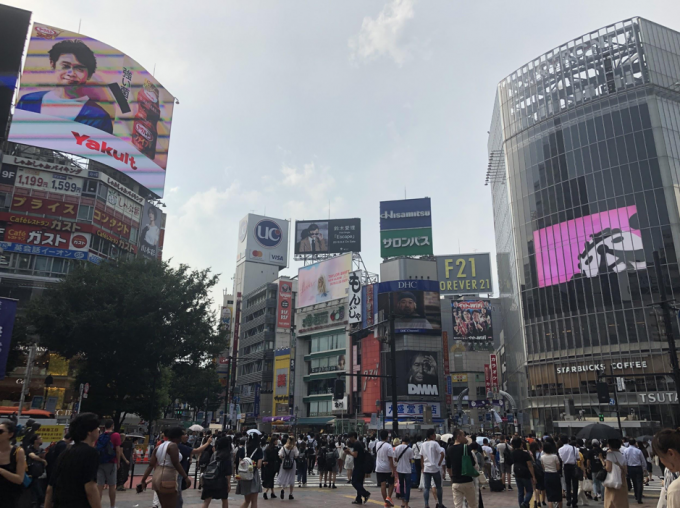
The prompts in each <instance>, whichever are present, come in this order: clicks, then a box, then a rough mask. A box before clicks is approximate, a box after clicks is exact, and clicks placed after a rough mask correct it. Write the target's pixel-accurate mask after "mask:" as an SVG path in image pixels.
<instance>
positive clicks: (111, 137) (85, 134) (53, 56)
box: [9, 23, 175, 196]
mask: <svg viewBox="0 0 680 508" xmlns="http://www.w3.org/2000/svg"><path fill="white" fill-rule="evenodd" d="M174 103H175V98H174V97H173V96H172V94H170V93H169V92H168V91H167V90H166V89H165V88H164V87H163V86H162V85H161V84H160V83H159V82H158V81H156V79H155V78H154V77H153V76H152V75H151V73H149V72H148V71H147V70H146V69H145V68H144V67H142V66H141V65H140V64H139V63H137V62H136V61H135V60H133V59H132V58H130V57H129V56H127V55H126V54H124V53H121V52H120V51H118V50H117V49H115V48H112V47H111V46H109V45H107V44H104V43H102V42H100V41H98V40H96V39H92V38H91V37H87V36H85V35H82V34H78V33H75V32H70V31H68V30H63V29H60V28H54V27H51V26H48V25H43V24H40V23H35V24H34V25H33V30H32V32H31V39H30V42H29V46H28V53H27V56H26V63H25V65H24V71H23V74H22V76H21V88H20V89H19V100H18V102H17V105H16V108H15V111H14V117H13V120H12V126H11V128H10V133H9V140H10V141H14V142H16V143H23V144H26V145H32V146H39V147H42V148H49V149H52V150H58V151H62V152H66V153H72V154H75V155H79V156H82V157H86V158H88V159H93V160H96V161H98V162H101V163H102V164H105V165H106V166H110V167H112V168H115V169H117V170H119V171H121V172H123V173H125V174H126V175H128V176H129V177H130V178H132V179H133V180H135V181H137V182H139V183H140V184H142V185H143V186H144V187H146V188H148V189H149V190H151V191H153V192H155V193H156V194H158V195H159V196H162V195H163V187H164V185H165V170H166V166H167V162H168V146H169V143H170V125H171V122H172V112H173V107H174Z"/></svg>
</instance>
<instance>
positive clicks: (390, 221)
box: [380, 198, 432, 231]
mask: <svg viewBox="0 0 680 508" xmlns="http://www.w3.org/2000/svg"><path fill="white" fill-rule="evenodd" d="M431 227H432V211H431V204H430V198H419V199H400V200H397V201H381V202H380V231H386V230H388V229H414V228H431Z"/></svg>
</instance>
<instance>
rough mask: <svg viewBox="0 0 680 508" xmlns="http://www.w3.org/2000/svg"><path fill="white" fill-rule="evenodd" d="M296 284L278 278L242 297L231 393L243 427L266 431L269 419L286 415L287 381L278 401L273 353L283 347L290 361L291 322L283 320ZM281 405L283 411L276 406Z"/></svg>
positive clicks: (277, 360)
mask: <svg viewBox="0 0 680 508" xmlns="http://www.w3.org/2000/svg"><path fill="white" fill-rule="evenodd" d="M296 282H297V281H294V280H291V279H289V278H287V277H281V278H280V279H278V280H275V281H274V282H270V283H267V284H264V285H262V286H260V287H258V288H257V289H255V290H254V291H252V292H250V293H248V294H246V295H243V297H242V301H241V312H240V326H239V329H238V334H239V339H238V356H237V358H238V361H237V363H236V365H237V370H236V380H235V390H234V394H235V399H236V400H237V401H238V402H237V404H238V405H239V408H240V410H241V411H240V413H241V418H240V420H241V421H242V422H243V423H245V424H246V425H249V426H253V425H255V424H257V425H258V427H260V428H261V429H264V430H267V426H266V424H268V423H269V422H271V419H270V417H272V416H275V415H276V414H285V415H288V414H289V411H288V409H287V407H288V384H287V381H286V387H285V400H283V399H282V398H281V397H282V396H283V395H284V394H283V393H282V392H281V387H279V388H278V389H277V385H276V380H277V378H276V374H277V371H278V370H280V365H279V359H278V356H277V354H278V352H279V350H281V349H282V348H286V350H288V351H289V353H288V355H289V358H290V350H289V349H288V348H290V346H291V326H290V325H291V319H290V317H288V318H287V317H286V316H289V314H287V312H286V310H287V309H288V305H290V306H291V307H292V304H293V301H294V297H295V293H296V291H297V286H296ZM286 302H288V303H286ZM282 316H283V317H282ZM275 350H277V351H275ZM277 396H278V397H279V399H278V400H276V397H277ZM284 403H285V406H286V409H283V408H282V407H281V406H280V404H284ZM277 410H278V411H277ZM263 421H264V422H265V425H264V426H262V425H263V423H262V422H263Z"/></svg>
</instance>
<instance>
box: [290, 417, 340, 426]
mask: <svg viewBox="0 0 680 508" xmlns="http://www.w3.org/2000/svg"><path fill="white" fill-rule="evenodd" d="M333 423H335V418H333V417H328V416H319V417H316V418H298V425H330V424H333Z"/></svg>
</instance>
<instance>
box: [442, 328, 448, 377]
mask: <svg viewBox="0 0 680 508" xmlns="http://www.w3.org/2000/svg"><path fill="white" fill-rule="evenodd" d="M442 343H443V345H444V376H448V375H449V332H442Z"/></svg>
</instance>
